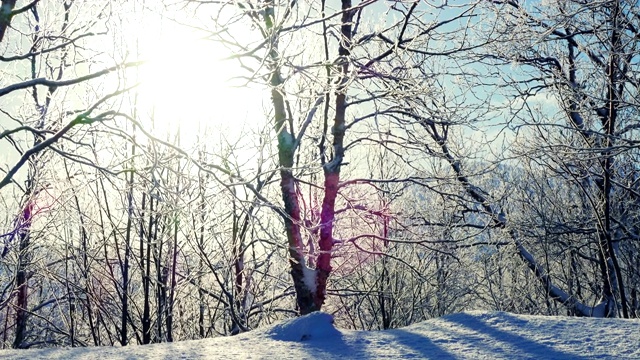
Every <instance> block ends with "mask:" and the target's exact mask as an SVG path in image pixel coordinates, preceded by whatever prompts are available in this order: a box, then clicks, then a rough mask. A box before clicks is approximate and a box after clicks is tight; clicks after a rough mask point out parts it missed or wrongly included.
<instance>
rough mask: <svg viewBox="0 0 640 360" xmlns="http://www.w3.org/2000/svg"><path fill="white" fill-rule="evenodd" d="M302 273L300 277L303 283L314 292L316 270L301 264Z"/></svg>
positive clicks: (315, 289)
mask: <svg viewBox="0 0 640 360" xmlns="http://www.w3.org/2000/svg"><path fill="white" fill-rule="evenodd" d="M302 275H303V276H304V277H303V279H302V280H303V281H304V285H305V286H306V287H307V289H309V290H310V291H311V292H312V293H315V292H316V291H317V289H318V288H317V284H316V270H315V269H310V268H309V267H307V266H306V265H305V264H302Z"/></svg>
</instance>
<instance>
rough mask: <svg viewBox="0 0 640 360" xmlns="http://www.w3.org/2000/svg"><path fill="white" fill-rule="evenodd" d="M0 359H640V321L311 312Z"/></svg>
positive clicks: (4, 353) (17, 352) (0, 354)
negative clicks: (146, 340)
mask: <svg viewBox="0 0 640 360" xmlns="http://www.w3.org/2000/svg"><path fill="white" fill-rule="evenodd" d="M0 358H2V359H29V360H34V359H76V360H80V359H640V321H638V320H624V319H595V318H577V317H543V316H528V315H515V314H510V313H504V312H466V313H460V314H454V315H448V316H444V317H442V318H438V319H432V320H428V321H425V322H422V323H419V324H414V325H411V326H408V327H406V328H402V329H395V330H386V331H349V330H338V329H336V328H335V327H334V326H333V319H332V317H331V315H329V314H326V313H313V314H309V315H307V316H304V317H300V318H297V319H291V320H286V321H283V322H280V323H278V324H275V325H272V326H270V327H266V328H263V329H258V330H254V331H251V332H248V333H243V334H240V335H238V336H234V337H226V338H222V337H220V338H214V339H205V340H197V341H195V340H194V341H183V342H177V343H170V344H154V345H146V346H128V347H100V348H95V347H94V348H75V349H68V348H54V349H36V350H4V351H0Z"/></svg>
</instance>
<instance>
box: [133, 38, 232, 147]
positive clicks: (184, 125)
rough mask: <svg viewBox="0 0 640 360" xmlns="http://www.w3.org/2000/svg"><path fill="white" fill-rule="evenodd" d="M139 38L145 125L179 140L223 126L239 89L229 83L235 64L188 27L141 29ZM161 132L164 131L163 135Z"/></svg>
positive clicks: (229, 121)
mask: <svg viewBox="0 0 640 360" xmlns="http://www.w3.org/2000/svg"><path fill="white" fill-rule="evenodd" d="M144 35H146V36H143V37H142V38H143V39H145V40H144V41H143V42H141V43H140V44H139V46H140V49H141V53H142V57H143V58H144V59H146V60H147V61H148V62H147V64H145V65H144V66H143V67H142V68H141V72H140V76H141V79H140V80H141V82H142V84H141V87H140V95H139V96H140V99H139V101H140V102H141V104H144V106H143V107H142V108H144V109H146V114H141V115H142V116H144V117H146V118H147V121H145V123H146V126H149V127H150V128H151V130H152V132H153V133H154V134H156V135H157V136H162V137H163V136H167V137H171V136H175V135H176V134H177V133H178V131H179V133H180V139H182V142H183V144H184V143H185V142H186V141H188V142H193V141H198V140H202V139H201V138H199V136H200V135H201V134H204V133H206V132H207V131H208V130H211V129H218V130H222V129H227V130H228V129H229V128H230V127H233V126H237V125H238V124H240V122H238V121H237V119H235V121H232V120H233V118H231V117H236V116H238V115H239V114H238V112H237V111H236V112H235V113H234V112H233V108H234V104H237V103H238V98H237V97H238V96H240V94H241V89H238V88H237V87H232V86H231V85H230V78H232V77H233V76H234V73H235V74H237V72H238V70H237V67H236V66H234V65H235V64H234V63H233V62H232V61H229V60H223V58H225V57H228V55H229V54H228V53H227V52H225V49H224V47H222V46H221V45H219V44H217V43H215V42H212V41H208V40H203V39H198V38H197V37H196V35H195V33H193V32H189V31H186V30H183V31H180V30H179V29H177V28H176V29H172V30H171V31H170V32H163V33H162V34H160V35H155V34H144ZM165 134H166V135H165Z"/></svg>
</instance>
